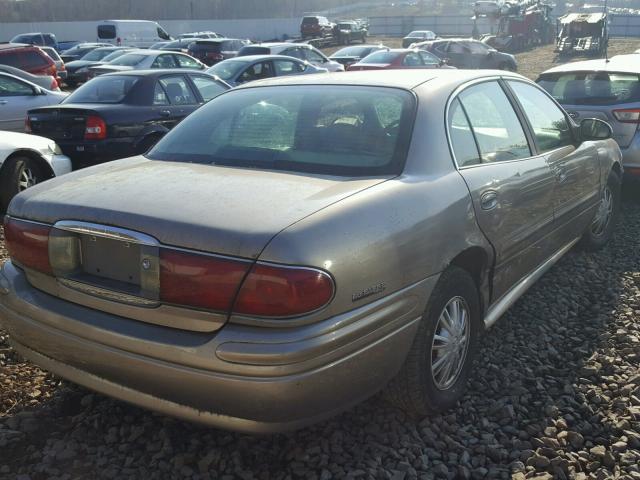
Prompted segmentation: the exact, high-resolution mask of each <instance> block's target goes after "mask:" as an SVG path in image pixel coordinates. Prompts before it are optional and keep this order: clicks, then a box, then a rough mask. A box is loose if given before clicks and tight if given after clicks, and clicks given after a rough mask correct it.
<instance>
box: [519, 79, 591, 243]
mask: <svg viewBox="0 0 640 480" xmlns="http://www.w3.org/2000/svg"><path fill="white" fill-rule="evenodd" d="M507 84H508V85H509V87H510V88H511V89H512V91H513V92H514V94H515V96H516V98H517V100H518V102H519V103H520V105H522V111H523V112H524V115H525V116H526V117H527V120H528V123H529V125H530V126H531V130H532V132H533V136H534V141H535V143H536V146H537V149H538V151H539V152H540V153H542V154H543V155H544V157H545V158H546V159H547V163H548V164H549V167H550V168H551V170H552V171H553V173H554V175H555V179H556V186H555V193H554V211H555V221H556V224H557V227H558V228H559V230H558V232H557V235H558V237H559V240H558V245H557V248H558V249H559V248H561V247H562V246H563V245H561V243H562V242H564V243H566V242H567V240H571V239H572V238H575V237H577V236H579V235H580V234H581V233H582V232H583V231H584V230H585V228H586V227H587V226H588V224H589V222H590V221H591V219H592V218H593V215H594V212H595V208H596V207H597V206H598V204H599V201H600V181H601V179H600V168H599V160H598V152H597V150H596V147H595V145H594V142H583V143H582V144H580V145H577V144H576V140H575V138H574V136H573V132H572V131H571V128H570V127H569V120H568V119H567V117H566V114H565V112H563V111H562V109H561V108H560V107H558V106H557V105H556V104H555V102H554V101H553V100H551V99H550V98H549V97H548V96H547V94H546V93H544V92H543V91H541V90H540V89H539V88H537V87H534V86H533V85H530V84H528V83H525V82H522V81H519V80H509V81H507Z"/></svg>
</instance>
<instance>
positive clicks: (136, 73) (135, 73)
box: [100, 68, 217, 78]
mask: <svg viewBox="0 0 640 480" xmlns="http://www.w3.org/2000/svg"><path fill="white" fill-rule="evenodd" d="M168 73H179V74H185V73H194V74H201V75H208V76H210V77H215V75H211V74H210V73H206V72H205V71H204V70H193V69H190V68H154V69H149V70H125V71H121V72H111V73H106V74H104V75H100V77H119V76H123V75H124V76H128V77H159V76H162V75H166V74H168ZM216 78H217V77H216Z"/></svg>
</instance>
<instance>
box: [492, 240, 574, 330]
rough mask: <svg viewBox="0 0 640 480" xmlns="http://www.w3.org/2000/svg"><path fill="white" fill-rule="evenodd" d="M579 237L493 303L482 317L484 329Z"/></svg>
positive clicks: (502, 313)
mask: <svg viewBox="0 0 640 480" xmlns="http://www.w3.org/2000/svg"><path fill="white" fill-rule="evenodd" d="M578 240H580V237H578V238H576V239H574V240H572V241H571V242H569V243H568V244H566V245H565V246H564V247H562V248H561V249H560V250H558V251H557V252H556V253H554V254H553V255H551V256H550V257H549V258H548V259H547V260H546V261H545V262H544V263H543V264H542V265H540V266H539V267H538V268H536V269H535V270H534V271H533V272H531V273H530V274H529V275H527V276H526V277H524V278H523V279H522V280H520V281H519V282H518V283H516V284H515V285H514V286H513V287H512V288H511V290H509V291H508V292H507V293H505V294H504V295H503V296H502V298H500V300H498V301H497V302H496V303H494V304H493V305H492V306H491V307H490V308H489V310H488V311H487V314H486V315H485V317H484V326H485V328H491V327H492V326H493V325H494V324H495V323H496V322H497V321H498V319H499V318H500V317H501V316H502V315H504V313H505V312H506V311H507V310H508V309H509V307H511V305H513V304H514V303H515V302H516V301H517V300H518V299H519V298H520V297H521V296H522V295H524V293H525V292H526V291H527V290H529V288H530V287H531V286H532V285H533V284H534V283H536V282H537V281H538V279H539V278H540V277H542V275H544V274H545V273H546V272H547V271H548V270H549V269H550V268H551V267H553V265H555V263H556V262H557V261H558V260H560V259H561V258H562V256H563V255H564V254H565V253H567V252H568V251H569V250H570V249H571V247H573V246H574V245H575V244H576V243H578Z"/></svg>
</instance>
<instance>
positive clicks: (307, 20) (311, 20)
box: [302, 17, 319, 25]
mask: <svg viewBox="0 0 640 480" xmlns="http://www.w3.org/2000/svg"><path fill="white" fill-rule="evenodd" d="M318 23H319V21H318V17H304V18H303V19H302V24H303V25H317V24H318Z"/></svg>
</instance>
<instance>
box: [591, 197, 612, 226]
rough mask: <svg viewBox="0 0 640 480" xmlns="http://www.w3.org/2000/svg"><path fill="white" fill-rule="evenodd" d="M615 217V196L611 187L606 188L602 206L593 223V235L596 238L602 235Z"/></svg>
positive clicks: (601, 202) (599, 207) (601, 200)
mask: <svg viewBox="0 0 640 480" xmlns="http://www.w3.org/2000/svg"><path fill="white" fill-rule="evenodd" d="M612 216H613V194H612V193H611V189H610V188H609V186H608V185H607V186H605V187H604V189H603V190H602V198H601V199H600V205H599V206H598V211H597V212H596V215H595V217H594V219H593V222H592V223H591V233H593V234H594V235H596V236H600V235H602V234H603V233H604V232H605V231H606V229H607V226H608V225H609V222H610V221H611V217H612Z"/></svg>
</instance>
